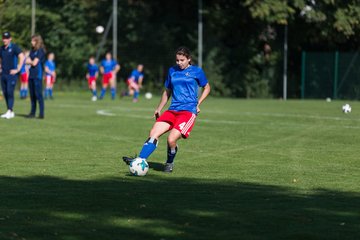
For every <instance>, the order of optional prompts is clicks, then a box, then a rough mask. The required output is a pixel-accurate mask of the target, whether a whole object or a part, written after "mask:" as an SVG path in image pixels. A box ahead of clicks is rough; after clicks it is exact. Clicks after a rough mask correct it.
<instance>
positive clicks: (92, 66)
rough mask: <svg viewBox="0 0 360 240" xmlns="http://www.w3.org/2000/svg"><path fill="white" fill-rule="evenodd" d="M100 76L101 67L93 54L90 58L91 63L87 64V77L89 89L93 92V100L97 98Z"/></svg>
mask: <svg viewBox="0 0 360 240" xmlns="http://www.w3.org/2000/svg"><path fill="white" fill-rule="evenodd" d="M98 76H99V67H98V65H96V63H95V58H94V57H93V56H91V57H90V58H89V63H88V65H87V73H86V79H87V80H88V85H89V89H90V90H91V92H92V94H93V96H92V98H91V100H92V101H96V100H97V92H96V79H97V78H98Z"/></svg>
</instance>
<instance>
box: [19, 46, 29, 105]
mask: <svg viewBox="0 0 360 240" xmlns="http://www.w3.org/2000/svg"><path fill="white" fill-rule="evenodd" d="M24 52H25V58H24V64H23V65H22V67H21V71H20V82H21V85H20V99H26V98H27V94H28V87H29V68H30V66H29V65H28V64H26V59H27V58H28V57H29V51H28V50H25V51H24Z"/></svg>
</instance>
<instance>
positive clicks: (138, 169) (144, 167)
mask: <svg viewBox="0 0 360 240" xmlns="http://www.w3.org/2000/svg"><path fill="white" fill-rule="evenodd" d="M129 170H130V173H131V175H134V176H145V175H146V174H147V172H148V171H149V164H148V163H147V162H146V160H145V159H144V158H139V157H137V158H135V159H134V160H133V161H132V162H131V163H130V164H129Z"/></svg>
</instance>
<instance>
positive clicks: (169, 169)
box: [164, 163, 174, 173]
mask: <svg viewBox="0 0 360 240" xmlns="http://www.w3.org/2000/svg"><path fill="white" fill-rule="evenodd" d="M173 169H174V163H165V166H164V172H166V173H171V172H172V171H173Z"/></svg>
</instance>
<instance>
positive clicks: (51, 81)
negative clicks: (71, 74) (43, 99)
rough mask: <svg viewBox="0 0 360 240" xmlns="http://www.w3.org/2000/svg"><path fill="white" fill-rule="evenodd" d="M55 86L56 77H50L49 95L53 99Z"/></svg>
mask: <svg viewBox="0 0 360 240" xmlns="http://www.w3.org/2000/svg"><path fill="white" fill-rule="evenodd" d="M53 88H54V77H53V76H51V77H50V84H49V97H50V99H53Z"/></svg>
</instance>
